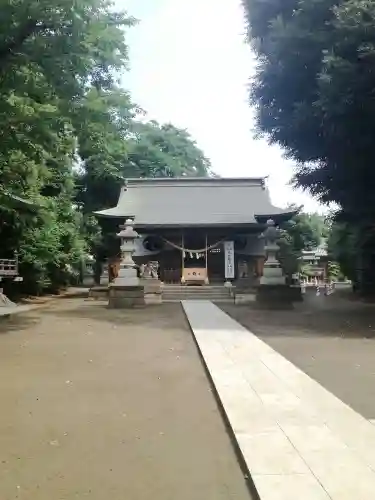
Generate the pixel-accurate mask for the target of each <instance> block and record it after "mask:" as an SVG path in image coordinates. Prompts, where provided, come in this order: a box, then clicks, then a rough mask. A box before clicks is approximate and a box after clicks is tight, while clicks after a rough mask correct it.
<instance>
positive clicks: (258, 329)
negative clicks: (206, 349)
mask: <svg viewBox="0 0 375 500" xmlns="http://www.w3.org/2000/svg"><path fill="white" fill-rule="evenodd" d="M222 309H223V310H224V311H225V312H227V313H228V314H229V315H230V316H232V317H233V318H234V319H236V320H237V321H238V322H239V323H241V324H242V325H243V326H245V327H246V328H248V329H249V330H250V331H251V332H253V333H254V334H255V335H257V336H258V337H259V338H261V339H262V340H263V341H264V342H266V343H267V344H268V345H270V346H271V347H272V348H273V349H275V350H276V351H278V352H279V353H280V354H282V355H283V356H284V357H285V358H287V359H289V360H290V361H291V362H292V363H293V364H295V365H296V366H298V367H299V368H301V369H302V370H303V371H304V372H305V373H307V374H308V375H309V376H311V377H312V378H314V379H315V380H317V381H318V382H319V383H320V384H322V385H323V386H324V387H326V388H327V389H328V390H329V391H331V392H333V393H334V394H335V395H336V396H338V397H339V398H340V399H341V400H343V401H344V402H345V403H347V404H349V405H350V406H352V408H354V409H355V410H356V411H358V412H359V413H361V414H362V415H363V416H364V417H366V418H375V367H374V359H375V305H372V304H364V303H361V302H358V301H351V300H347V299H345V298H343V297H341V296H335V295H334V294H333V295H331V296H329V297H325V296H324V295H321V296H319V297H317V296H316V295H314V293H308V294H306V300H305V301H304V303H303V304H300V305H298V306H297V307H296V308H295V309H294V310H291V311H275V310H274V311H264V310H263V311H260V310H256V309H255V308H252V307H250V306H249V307H246V306H241V307H238V306H232V305H225V306H223V307H222Z"/></svg>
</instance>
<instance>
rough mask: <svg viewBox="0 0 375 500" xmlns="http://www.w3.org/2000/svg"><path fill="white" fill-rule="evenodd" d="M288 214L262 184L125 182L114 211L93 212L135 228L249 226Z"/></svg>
mask: <svg viewBox="0 0 375 500" xmlns="http://www.w3.org/2000/svg"><path fill="white" fill-rule="evenodd" d="M284 213H288V210H283V209H280V208H277V207H275V206H273V205H272V203H271V200H270V197H269V193H268V190H267V189H266V188H265V186H264V179H262V178H261V179H259V178H256V179H253V178H240V179H238V178H191V177H190V178H188V177H185V178H170V179H165V178H163V179H161V178H156V179H130V180H128V181H127V182H126V185H125V186H124V187H123V188H122V189H121V193H120V197H119V201H118V203H117V206H116V207H114V208H110V209H107V210H101V211H99V212H96V214H97V215H99V216H104V217H121V218H127V217H132V218H133V217H134V219H135V224H136V225H137V226H181V225H185V226H203V225H206V226H209V225H232V224H255V223H256V222H257V221H256V218H257V216H258V215H260V216H270V217H271V216H272V215H279V214H284Z"/></svg>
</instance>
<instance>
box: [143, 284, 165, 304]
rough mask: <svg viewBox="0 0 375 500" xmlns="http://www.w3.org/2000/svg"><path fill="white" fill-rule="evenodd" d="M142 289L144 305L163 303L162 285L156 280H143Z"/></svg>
mask: <svg viewBox="0 0 375 500" xmlns="http://www.w3.org/2000/svg"><path fill="white" fill-rule="evenodd" d="M141 284H142V285H143V287H144V294H145V303H146V304H161V303H162V302H163V299H162V293H163V284H162V282H161V281H160V280H158V279H157V278H145V279H142V280H141Z"/></svg>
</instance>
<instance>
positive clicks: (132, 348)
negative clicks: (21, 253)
mask: <svg viewBox="0 0 375 500" xmlns="http://www.w3.org/2000/svg"><path fill="white" fill-rule="evenodd" d="M0 397H1V411H0V499H1V500H14V499H21V500H73V499H79V500H83V499H85V498H90V499H91V500H104V499H107V498H108V499H110V500H124V499H125V500H150V499H152V500H220V499H226V500H227V499H228V500H229V499H235V500H249V499H250V498H251V497H250V493H249V491H248V488H247V484H246V479H245V478H244V474H243V473H242V471H241V469H240V466H239V463H238V461H237V458H236V455H235V452H234V448H233V447H232V443H231V440H230V437H229V435H228V434H227V431H226V428H225V424H224V422H223V420H222V417H221V415H220V412H219V409H218V406H217V403H216V400H215V398H214V395H213V393H212V392H211V387H210V384H209V382H208V379H207V377H206V374H205V372H204V369H203V366H202V363H201V360H200V358H199V355H198V352H197V349H196V346H195V344H194V341H193V339H192V336H191V334H190V332H189V330H188V328H187V324H186V322H185V318H184V316H183V313H182V311H181V308H180V306H179V305H178V304H169V305H168V304H166V305H163V306H161V307H157V306H156V307H149V308H147V309H144V310H136V311H109V310H107V309H106V308H105V307H104V305H100V303H97V302H88V301H84V300H83V299H60V300H59V301H56V302H54V303H53V304H51V305H49V306H48V307H47V308H46V309H44V310H41V311H38V312H35V311H34V312H32V313H29V314H27V315H23V316H19V317H14V318H13V319H11V320H7V321H5V320H3V321H2V322H1V323H0Z"/></svg>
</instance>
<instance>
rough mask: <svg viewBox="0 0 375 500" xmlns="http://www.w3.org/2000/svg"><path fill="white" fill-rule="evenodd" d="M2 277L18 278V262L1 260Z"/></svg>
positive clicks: (0, 270) (0, 272)
mask: <svg viewBox="0 0 375 500" xmlns="http://www.w3.org/2000/svg"><path fill="white" fill-rule="evenodd" d="M0 276H18V260H17V259H0Z"/></svg>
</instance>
